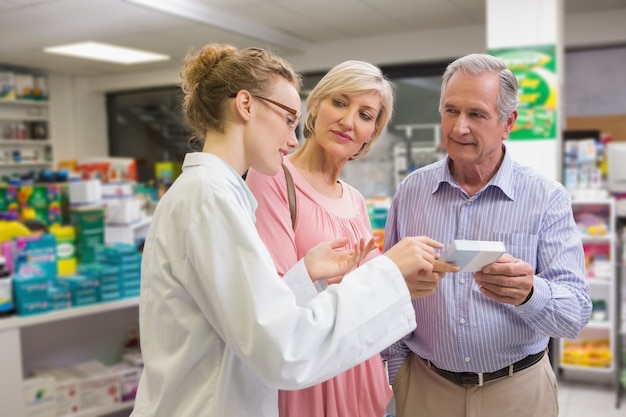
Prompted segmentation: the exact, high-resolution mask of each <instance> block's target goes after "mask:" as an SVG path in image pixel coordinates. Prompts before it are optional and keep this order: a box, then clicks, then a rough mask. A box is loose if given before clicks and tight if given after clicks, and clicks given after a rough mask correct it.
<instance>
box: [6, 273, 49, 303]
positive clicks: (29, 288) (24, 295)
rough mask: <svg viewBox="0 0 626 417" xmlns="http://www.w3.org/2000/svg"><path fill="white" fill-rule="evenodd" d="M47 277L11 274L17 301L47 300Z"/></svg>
mask: <svg viewBox="0 0 626 417" xmlns="http://www.w3.org/2000/svg"><path fill="white" fill-rule="evenodd" d="M48 286H49V282H48V279H47V278H45V277H42V276H24V275H22V274H19V273H17V274H15V275H13V291H14V292H15V299H16V301H17V302H20V301H23V302H28V301H44V300H48Z"/></svg>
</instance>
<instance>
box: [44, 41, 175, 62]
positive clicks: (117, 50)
mask: <svg viewBox="0 0 626 417" xmlns="http://www.w3.org/2000/svg"><path fill="white" fill-rule="evenodd" d="M44 52H48V53H51V54H59V55H67V56H73V57H77V58H84V59H94V60H96V61H105V62H114V63H116V64H124V65H132V64H142V63H145V62H156V61H167V60H169V59H170V57H169V56H168V55H162V54H155V53H152V52H147V51H141V50H139V49H131V48H124V47H121V46H115V45H108V44H105V43H100V42H79V43H72V44H68V45H59V46H51V47H48V48H44Z"/></svg>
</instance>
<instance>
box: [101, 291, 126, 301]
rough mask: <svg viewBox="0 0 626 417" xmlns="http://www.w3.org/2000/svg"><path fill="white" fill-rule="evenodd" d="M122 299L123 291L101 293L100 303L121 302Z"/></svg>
mask: <svg viewBox="0 0 626 417" xmlns="http://www.w3.org/2000/svg"><path fill="white" fill-rule="evenodd" d="M120 298H122V291H121V290H117V291H106V292H101V293H100V301H101V302H103V303H104V302H107V301H115V300H119V299H120Z"/></svg>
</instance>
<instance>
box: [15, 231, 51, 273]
mask: <svg viewBox="0 0 626 417" xmlns="http://www.w3.org/2000/svg"><path fill="white" fill-rule="evenodd" d="M15 271H16V272H17V273H19V274H21V275H23V276H25V277H45V278H47V279H49V280H52V279H54V277H56V276H57V249H56V238H55V237H54V235H52V234H49V233H44V234H39V235H29V236H18V237H16V238H15Z"/></svg>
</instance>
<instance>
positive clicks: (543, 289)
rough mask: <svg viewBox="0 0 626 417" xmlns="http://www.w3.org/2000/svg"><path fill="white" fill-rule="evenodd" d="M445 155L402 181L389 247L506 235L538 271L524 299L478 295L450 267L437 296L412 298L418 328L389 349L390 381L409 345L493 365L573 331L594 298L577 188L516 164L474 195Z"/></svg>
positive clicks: (437, 358)
mask: <svg viewBox="0 0 626 417" xmlns="http://www.w3.org/2000/svg"><path fill="white" fill-rule="evenodd" d="M447 162H448V159H447V158H446V159H445V160H442V161H439V162H436V163H434V164H431V165H429V166H426V167H424V168H421V169H419V170H417V171H415V172H413V173H411V174H410V175H409V176H408V177H407V178H405V179H404V181H403V182H402V183H401V184H400V186H399V187H398V190H397V191H396V194H395V196H394V198H393V202H392V205H391V208H390V211H389V217H388V220H387V225H386V228H385V250H386V249H387V248H389V247H391V246H392V245H394V244H395V243H396V242H398V241H399V240H401V239H402V238H404V237H406V236H419V235H426V236H429V237H432V238H433V239H436V240H438V241H439V242H441V243H443V244H444V245H445V246H446V247H447V246H448V245H449V244H450V243H451V242H452V241H453V240H454V239H469V240H495V241H502V242H504V244H505V246H506V249H507V252H508V253H510V254H511V255H512V256H514V257H516V258H519V259H522V260H523V261H525V262H528V263H529V264H530V265H532V267H533V268H534V270H535V279H534V283H533V286H534V292H533V295H532V297H531V298H530V300H528V301H527V302H526V303H525V304H523V305H521V306H513V305H510V304H503V303H499V302H496V301H494V300H492V299H490V298H488V297H487V296H485V295H483V294H482V293H480V291H479V290H478V285H477V284H476V283H475V282H474V280H473V273H472V272H459V273H456V274H448V275H447V276H446V277H444V279H443V280H441V281H440V283H439V287H438V288H437V290H436V291H435V293H434V294H433V295H431V296H428V297H424V298H421V299H417V300H413V306H414V308H415V314H416V318H417V328H416V330H415V331H414V332H413V333H411V334H409V335H407V336H406V337H405V338H403V339H402V340H400V341H398V342H397V343H396V344H394V345H392V346H390V347H389V348H388V349H386V350H385V351H384V352H383V357H385V358H386V359H387V360H388V365H389V374H390V377H391V379H392V380H393V378H394V377H395V374H396V372H397V371H398V369H400V366H401V365H402V363H403V362H404V360H405V359H406V357H407V356H408V355H409V352H410V351H412V352H414V353H415V354H416V355H418V356H420V357H422V358H425V359H429V360H430V361H431V362H432V363H433V364H434V365H435V366H437V367H439V368H442V369H446V370H449V371H452V372H493V371H495V370H498V369H501V368H504V367H506V366H508V365H509V364H512V363H514V362H516V361H518V360H520V359H522V358H523V357H525V356H527V355H530V354H534V353H538V352H540V351H541V350H543V349H545V348H546V346H547V344H548V341H549V338H550V337H567V338H573V337H575V336H576V335H577V334H578V333H579V331H580V330H581V329H582V328H583V327H584V326H585V325H586V324H587V322H588V321H589V316H590V314H591V300H590V297H589V286H588V284H587V281H586V274H585V263H584V253H583V247H582V241H581V237H580V232H579V231H578V228H577V226H576V224H575V222H574V218H573V214H572V206H571V199H570V195H569V193H568V192H567V190H565V188H564V187H563V186H562V185H561V184H560V183H558V182H556V181H552V180H549V179H547V178H545V177H542V176H541V175H540V174H538V173H536V172H535V171H533V170H531V169H529V168H527V167H523V166H521V165H520V164H518V163H516V162H514V161H513V160H512V159H511V157H510V155H509V153H508V152H506V150H505V156H504V160H503V161H502V164H501V166H500V169H499V170H498V172H497V173H496V175H494V177H493V178H492V179H491V180H490V181H489V183H488V184H487V185H486V186H485V187H483V188H482V189H481V190H480V191H479V192H478V193H476V194H475V195H473V196H472V197H469V196H468V194H467V193H466V192H464V191H463V190H462V189H461V188H460V187H459V186H458V185H457V183H456V181H455V180H454V179H453V178H452V175H451V174H450V171H449V168H448V163H447Z"/></svg>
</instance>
